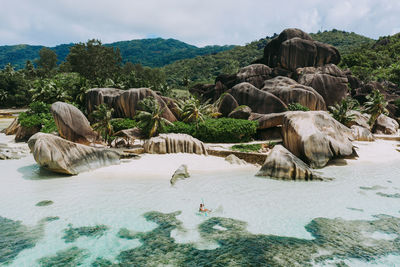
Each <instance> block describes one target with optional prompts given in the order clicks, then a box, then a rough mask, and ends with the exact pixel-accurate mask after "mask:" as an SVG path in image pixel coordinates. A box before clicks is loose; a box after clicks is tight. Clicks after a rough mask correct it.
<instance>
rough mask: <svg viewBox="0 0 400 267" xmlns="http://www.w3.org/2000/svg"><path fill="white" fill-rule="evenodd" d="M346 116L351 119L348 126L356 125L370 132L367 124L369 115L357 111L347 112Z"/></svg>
mask: <svg viewBox="0 0 400 267" xmlns="http://www.w3.org/2000/svg"><path fill="white" fill-rule="evenodd" d="M348 115H349V116H352V117H353V119H352V120H351V121H350V122H349V125H348V126H350V127H351V126H353V125H356V126H360V127H363V128H366V129H368V130H371V126H370V125H369V124H368V121H369V119H370V117H371V115H369V114H367V113H361V112H360V111H358V110H350V111H349V112H348Z"/></svg>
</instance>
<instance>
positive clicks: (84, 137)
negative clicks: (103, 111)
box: [50, 102, 98, 145]
mask: <svg viewBox="0 0 400 267" xmlns="http://www.w3.org/2000/svg"><path fill="white" fill-rule="evenodd" d="M50 110H51V113H52V115H53V118H54V121H55V122H56V125H57V129H58V133H59V134H60V136H61V137H62V138H65V139H67V140H69V141H71V142H75V143H80V144H84V145H89V144H91V143H94V142H95V141H96V140H97V139H98V134H97V133H96V132H95V131H93V129H92V127H90V123H89V121H88V120H87V118H86V117H85V115H83V113H82V112H81V111H80V110H79V109H77V108H76V107H74V106H73V105H71V104H67V103H64V102H55V103H53V104H52V105H51V108H50Z"/></svg>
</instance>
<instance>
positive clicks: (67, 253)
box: [38, 247, 89, 267]
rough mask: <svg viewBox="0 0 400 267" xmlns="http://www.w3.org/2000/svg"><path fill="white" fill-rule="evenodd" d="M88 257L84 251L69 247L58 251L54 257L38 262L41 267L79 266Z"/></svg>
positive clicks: (44, 258)
mask: <svg viewBox="0 0 400 267" xmlns="http://www.w3.org/2000/svg"><path fill="white" fill-rule="evenodd" d="M88 256H89V253H88V251H87V250H86V249H81V248H78V247H71V248H68V249H65V250H61V251H58V252H57V253H56V255H54V256H49V257H43V258H41V259H39V260H38V263H39V264H40V266H42V267H65V266H71V267H72V266H79V265H82V263H83V261H84V260H85V259H86V258H87V257H88Z"/></svg>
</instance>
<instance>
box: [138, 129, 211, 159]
mask: <svg viewBox="0 0 400 267" xmlns="http://www.w3.org/2000/svg"><path fill="white" fill-rule="evenodd" d="M144 151H145V152H146V153H150V154H168V153H192V154H199V155H207V150H206V148H205V146H204V143H203V142H201V141H200V140H198V139H196V138H194V137H192V136H190V135H188V134H177V133H169V134H160V135H158V136H156V137H153V138H150V139H149V140H147V141H146V142H145V143H144Z"/></svg>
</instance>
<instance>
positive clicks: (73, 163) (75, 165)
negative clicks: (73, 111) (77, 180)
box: [28, 133, 120, 175]
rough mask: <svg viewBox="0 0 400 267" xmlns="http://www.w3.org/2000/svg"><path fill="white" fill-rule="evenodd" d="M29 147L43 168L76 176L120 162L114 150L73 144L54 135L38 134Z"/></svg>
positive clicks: (30, 140)
mask: <svg viewBox="0 0 400 267" xmlns="http://www.w3.org/2000/svg"><path fill="white" fill-rule="evenodd" d="M28 145H29V148H30V150H31V152H32V154H33V157H34V159H35V160H36V162H37V163H38V164H39V165H40V166H41V167H44V168H46V169H49V170H50V171H53V172H57V173H63V174H70V175H75V174H78V173H80V172H84V171H89V170H93V169H97V168H100V167H104V166H108V165H113V164H119V162H120V154H119V153H118V152H116V151H114V150H109V149H103V148H94V147H90V146H85V145H81V144H77V143H73V142H71V141H68V140H65V139H63V138H61V137H58V136H55V135H52V134H45V133H37V134H35V135H33V136H32V137H31V138H30V139H29V141H28Z"/></svg>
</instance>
